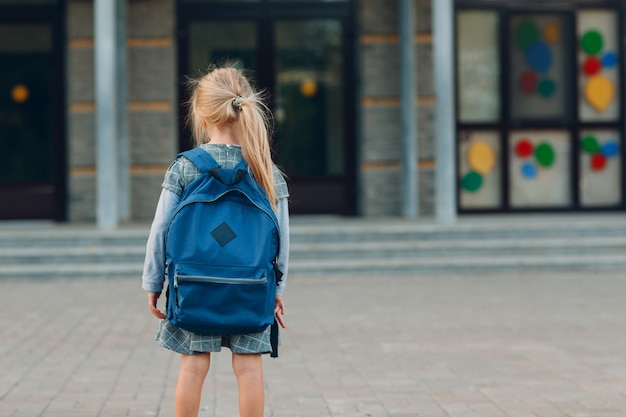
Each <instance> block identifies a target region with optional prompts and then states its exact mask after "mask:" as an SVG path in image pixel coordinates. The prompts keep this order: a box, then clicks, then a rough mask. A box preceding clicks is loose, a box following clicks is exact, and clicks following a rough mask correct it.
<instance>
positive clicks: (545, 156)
mask: <svg viewBox="0 0 626 417" xmlns="http://www.w3.org/2000/svg"><path fill="white" fill-rule="evenodd" d="M535 158H537V162H539V164H540V165H541V166H544V167H549V166H551V165H552V164H553V163H554V149H553V148H552V146H551V145H550V144H549V143H545V142H544V143H541V144H539V146H537V148H536V149H535Z"/></svg>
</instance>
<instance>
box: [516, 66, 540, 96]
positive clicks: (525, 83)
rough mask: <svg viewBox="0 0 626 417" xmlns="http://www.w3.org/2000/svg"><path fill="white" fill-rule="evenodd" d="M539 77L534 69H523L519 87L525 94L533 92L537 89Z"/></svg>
mask: <svg viewBox="0 0 626 417" xmlns="http://www.w3.org/2000/svg"><path fill="white" fill-rule="evenodd" d="M538 84H539V77H538V76H537V74H536V73H535V72H534V71H530V70H528V71H524V73H523V74H522V76H521V77H520V80H519V88H520V90H522V93H524V94H526V95H531V94H534V93H535V91H537V85H538Z"/></svg>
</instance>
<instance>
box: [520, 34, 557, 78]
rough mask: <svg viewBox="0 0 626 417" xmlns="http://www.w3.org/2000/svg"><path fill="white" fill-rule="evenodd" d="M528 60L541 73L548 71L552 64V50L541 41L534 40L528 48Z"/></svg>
mask: <svg viewBox="0 0 626 417" xmlns="http://www.w3.org/2000/svg"><path fill="white" fill-rule="evenodd" d="M526 62H528V65H529V66H530V67H531V68H532V69H533V70H535V71H537V72H538V73H540V74H545V73H546V72H548V70H549V69H550V67H551V66H552V51H551V50H550V47H549V46H548V45H547V44H546V43H544V42H541V41H537V42H533V43H532V44H531V45H530V46H529V47H528V49H527V50H526Z"/></svg>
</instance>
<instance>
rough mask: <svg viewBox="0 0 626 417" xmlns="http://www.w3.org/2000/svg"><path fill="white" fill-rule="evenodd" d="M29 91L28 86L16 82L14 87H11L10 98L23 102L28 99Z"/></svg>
mask: <svg viewBox="0 0 626 417" xmlns="http://www.w3.org/2000/svg"><path fill="white" fill-rule="evenodd" d="M29 95H30V92H29V91H28V87H26V86H25V85H24V84H17V85H16V86H15V87H13V88H12V89H11V98H12V99H13V101H15V102H16V103H24V102H25V101H26V100H28V96H29Z"/></svg>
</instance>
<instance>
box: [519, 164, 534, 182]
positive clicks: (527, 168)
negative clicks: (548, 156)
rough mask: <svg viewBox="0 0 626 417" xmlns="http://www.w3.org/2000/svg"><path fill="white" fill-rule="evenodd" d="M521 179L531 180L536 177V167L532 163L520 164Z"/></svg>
mask: <svg viewBox="0 0 626 417" xmlns="http://www.w3.org/2000/svg"><path fill="white" fill-rule="evenodd" d="M522 177H524V178H528V179H533V178H536V177H537V165H535V164H534V163H532V162H524V163H523V164H522Z"/></svg>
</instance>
